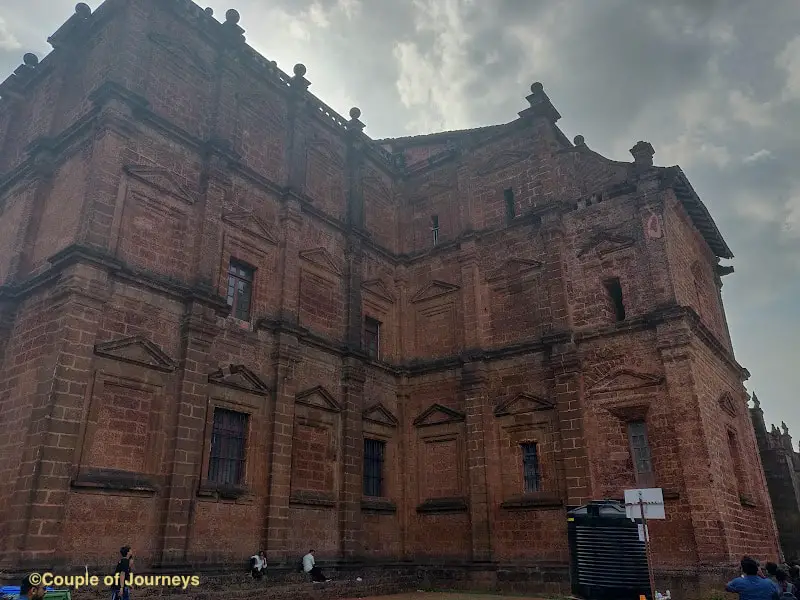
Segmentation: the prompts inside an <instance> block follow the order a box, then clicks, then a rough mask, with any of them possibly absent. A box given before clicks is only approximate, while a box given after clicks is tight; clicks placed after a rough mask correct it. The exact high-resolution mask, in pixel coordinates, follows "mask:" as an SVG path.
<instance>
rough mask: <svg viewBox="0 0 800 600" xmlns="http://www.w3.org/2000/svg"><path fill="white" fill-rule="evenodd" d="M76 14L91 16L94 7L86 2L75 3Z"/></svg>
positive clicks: (85, 16) (83, 16)
mask: <svg viewBox="0 0 800 600" xmlns="http://www.w3.org/2000/svg"><path fill="white" fill-rule="evenodd" d="M75 14H76V15H78V16H79V17H82V18H84V19H85V18H87V17H90V16H91V14H92V9H91V8H89V5H88V4H86V3H85V2H78V3H77V4H76V5H75Z"/></svg>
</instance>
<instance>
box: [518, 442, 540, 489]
mask: <svg viewBox="0 0 800 600" xmlns="http://www.w3.org/2000/svg"><path fill="white" fill-rule="evenodd" d="M522 480H523V484H524V491H525V493H526V494H529V493H531V492H538V491H539V489H540V487H541V475H540V473H539V448H538V445H537V444H536V442H528V443H525V444H522Z"/></svg>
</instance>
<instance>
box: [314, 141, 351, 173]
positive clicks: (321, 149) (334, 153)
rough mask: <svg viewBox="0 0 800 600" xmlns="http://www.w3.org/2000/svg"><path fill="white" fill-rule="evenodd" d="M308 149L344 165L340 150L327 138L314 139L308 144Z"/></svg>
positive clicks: (334, 162)
mask: <svg viewBox="0 0 800 600" xmlns="http://www.w3.org/2000/svg"><path fill="white" fill-rule="evenodd" d="M308 151H309V152H314V153H316V154H318V155H319V156H322V157H323V158H324V159H325V160H327V161H329V162H330V163H332V164H334V165H336V166H340V167H341V166H343V165H344V160H342V156H341V154H340V152H339V150H338V149H337V148H336V147H335V146H334V145H333V144H331V143H330V142H329V141H328V140H326V139H318V140H313V141H311V142H310V143H309V144H308Z"/></svg>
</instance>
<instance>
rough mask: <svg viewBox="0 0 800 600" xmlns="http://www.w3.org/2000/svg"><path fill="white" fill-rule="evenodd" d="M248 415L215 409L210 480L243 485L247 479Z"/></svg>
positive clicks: (209, 462)
mask: <svg viewBox="0 0 800 600" xmlns="http://www.w3.org/2000/svg"><path fill="white" fill-rule="evenodd" d="M247 419H248V416H247V415H246V414H244V413H240V412H235V411H232V410H225V409H223V408H215V409H214V425H213V428H212V430H211V456H210V459H209V461H208V480H209V481H210V482H213V483H219V484H223V485H241V484H242V482H243V480H244V462H245V445H246V440H247Z"/></svg>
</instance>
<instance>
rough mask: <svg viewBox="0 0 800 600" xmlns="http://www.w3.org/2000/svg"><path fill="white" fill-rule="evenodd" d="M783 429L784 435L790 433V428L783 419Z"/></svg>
mask: <svg viewBox="0 0 800 600" xmlns="http://www.w3.org/2000/svg"><path fill="white" fill-rule="evenodd" d="M781 429H782V430H783V435H789V428H788V427H787V426H786V422H785V421H781Z"/></svg>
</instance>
